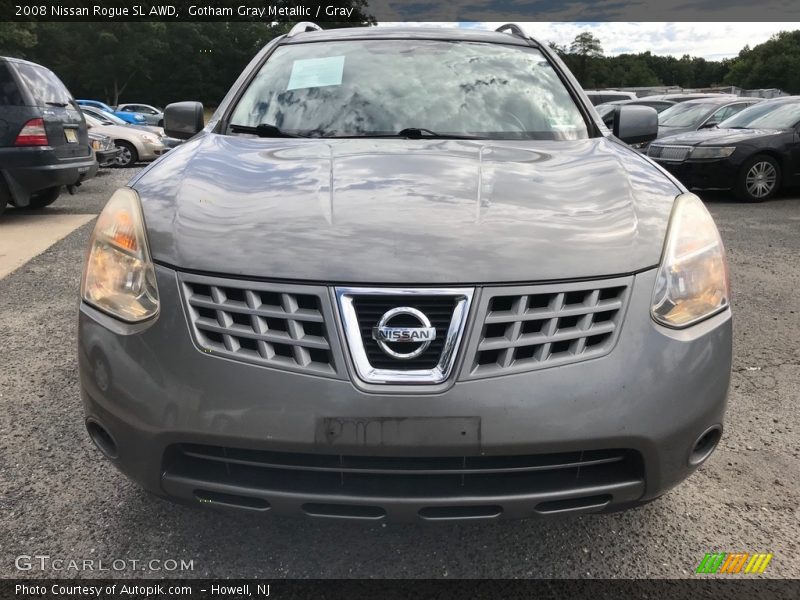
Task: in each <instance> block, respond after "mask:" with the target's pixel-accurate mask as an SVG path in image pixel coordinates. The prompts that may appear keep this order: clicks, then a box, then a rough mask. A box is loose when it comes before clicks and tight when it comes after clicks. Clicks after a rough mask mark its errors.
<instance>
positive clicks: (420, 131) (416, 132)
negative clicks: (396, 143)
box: [322, 127, 489, 140]
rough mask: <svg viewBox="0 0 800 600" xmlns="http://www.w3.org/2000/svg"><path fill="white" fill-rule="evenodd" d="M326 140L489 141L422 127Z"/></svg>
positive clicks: (335, 136)
mask: <svg viewBox="0 0 800 600" xmlns="http://www.w3.org/2000/svg"><path fill="white" fill-rule="evenodd" d="M322 137H323V138H326V139H337V138H347V139H358V138H406V139H409V140H421V139H437V140H487V139H489V138H486V137H481V136H478V135H458V134H455V133H437V132H435V131H432V130H430V129H425V128H422V127H406V128H405V129H401V130H400V131H398V132H397V133H362V134H358V133H354V134H348V135H323V136H322Z"/></svg>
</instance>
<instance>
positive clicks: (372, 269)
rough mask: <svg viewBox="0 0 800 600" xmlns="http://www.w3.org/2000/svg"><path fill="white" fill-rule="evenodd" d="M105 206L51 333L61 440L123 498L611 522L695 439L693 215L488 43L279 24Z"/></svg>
mask: <svg viewBox="0 0 800 600" xmlns="http://www.w3.org/2000/svg"><path fill="white" fill-rule="evenodd" d="M165 124H166V128H167V130H168V132H169V134H170V135H172V136H175V137H177V136H180V137H182V138H191V139H190V140H189V141H188V142H186V143H185V144H183V145H182V146H180V147H178V148H176V149H175V150H173V151H172V152H170V153H169V154H167V155H166V156H164V157H162V158H160V159H159V160H157V161H156V162H155V163H154V164H152V165H151V166H149V167H148V168H146V169H144V170H143V171H142V172H140V173H139V174H137V175H136V176H135V177H134V178H133V179H132V181H131V182H130V183H129V184H128V186H127V187H123V188H121V189H119V190H118V191H117V192H115V193H114V194H113V196H112V197H111V199H110V200H109V202H108V204H107V205H106V207H105V209H104V210H103V212H102V214H101V215H100V217H99V219H98V221H97V224H96V227H95V230H94V233H93V234H92V237H91V240H90V247H89V250H88V253H87V260H86V266H85V273H84V276H83V281H82V288H81V295H82V302H81V307H80V327H79V336H80V345H79V352H80V379H81V386H82V396H83V402H84V406H85V411H86V424H87V428H88V431H89V434H90V436H91V438H92V439H93V440H94V442H95V443H96V445H97V446H98V447H99V449H100V450H101V451H102V452H103V454H105V455H106V456H107V457H108V458H109V459H110V460H111V461H113V462H114V463H115V464H116V465H117V466H118V468H119V469H121V470H122V471H123V472H124V473H125V474H126V475H128V476H129V477H131V478H132V479H133V480H135V481H136V482H138V483H139V484H141V485H142V486H143V487H144V488H145V489H147V490H149V491H151V492H154V493H155V494H158V495H161V496H165V497H169V498H172V499H174V500H178V501H183V502H189V503H195V504H203V505H210V506H220V507H228V508H235V509H242V510H248V511H252V512H274V513H289V514H307V515H312V516H317V517H337V518H351V519H375V520H378V519H397V520H416V519H423V520H451V519H477V518H485V519H490V518H497V517H502V518H506V517H528V516H540V515H552V514H568V513H580V512H601V511H612V510H618V509H621V508H626V507H630V506H636V505H638V504H642V503H644V502H647V501H650V500H653V499H654V498H657V497H658V496H660V495H661V494H663V493H664V492H665V491H666V490H668V489H669V488H670V487H672V486H674V485H676V484H677V483H678V482H680V481H681V480H683V479H684V478H686V477H687V476H688V475H689V474H690V473H691V472H692V471H693V470H694V469H695V468H696V467H697V466H698V465H699V464H701V463H702V462H703V461H705V460H706V458H708V456H709V455H710V454H711V453H712V451H713V450H714V448H715V446H716V444H717V442H718V440H719V438H720V435H721V433H722V422H723V415H724V411H725V404H726V397H727V391H728V384H729V379H730V368H731V312H730V307H729V287H728V275H727V266H726V259H725V252H724V250H723V247H722V243H721V241H720V236H719V234H718V232H717V228H716V226H715V225H714V222H713V221H712V219H711V217H710V216H709V213H708V212H707V211H706V209H705V207H704V206H703V204H702V202H701V201H700V200H699V199H698V198H697V197H696V196H694V195H692V194H689V193H687V191H686V189H685V188H684V187H683V186H682V185H681V184H680V183H679V182H677V181H676V180H675V179H673V178H672V177H671V176H670V175H669V174H668V173H666V172H665V171H664V170H662V169H661V168H660V167H658V166H656V165H655V164H654V163H653V162H651V161H650V159H648V158H647V157H645V156H642V155H641V154H640V153H638V152H636V151H634V150H632V149H631V148H629V147H628V146H627V145H626V144H625V143H624V142H628V143H637V142H642V141H647V140H650V139H652V138H653V137H654V136H655V134H656V131H657V127H658V125H657V120H656V114H655V111H654V110H653V109H652V108H649V107H643V106H620V107H619V108H618V109H617V113H616V115H615V119H614V124H613V130H614V131H613V134H612V132H611V131H609V130H608V129H607V128H606V126H605V125H604V124H603V122H602V121H601V120H600V118H599V117H598V116H597V114H596V113H595V112H594V109H593V108H592V106H591V104H590V103H589V101H588V100H587V99H586V97H585V95H584V94H583V92H582V90H581V89H580V87H579V85H578V84H577V82H576V81H575V79H574V78H573V77H572V75H571V74H570V73H569V72H568V71H567V69H566V68H565V66H564V65H563V64H562V62H561V61H560V60H559V59H558V57H557V56H555V55H554V54H553V52H552V51H551V50H550V49H548V47H547V46H546V45H544V44H540V43H537V42H536V41H535V40H532V39H530V38H528V37H527V36H525V35H524V34H523V33H522V32H521V30H519V29H518V28H517V27H516V26H504V27H502V28H500V30H498V31H491V32H490V31H476V30H461V29H452V30H449V29H438V28H437V29H434V28H427V29H393V28H374V27H373V28H355V29H346V30H331V31H322V30H320V29H319V28H318V27H316V26H314V25H312V24H308V23H301V24H299V25H298V26H297V27H295V28H294V29H293V30H292V31H291V32H290V33H289V34H287V35H286V36H282V37H280V38H277V39H275V40H274V41H272V42H270V43H269V44H268V45H267V46H266V47H265V48H264V49H263V50H262V51H261V52H260V53H259V54H258V56H256V58H255V59H254V60H253V61H252V62H251V64H250V65H249V66H248V67H247V68H246V69H245V71H244V72H243V73H242V75H241V76H240V77H239V79H238V80H237V81H236V83H235V84H234V86H233V88H232V89H231V91H230V92H229V94H228V95H227V96H226V98H225V99H224V100H223V102H222V104H221V105H220V107H219V109H218V110H217V111H216V113H215V114H214V116H213V117H211V119H210V122H209V123H208V124H207V125H205V126H204V123H203V109H202V106H201V105H200V104H199V103H195V102H180V103H176V104H173V105H170V106H169V107H168V108H167V109H166V111H165Z"/></svg>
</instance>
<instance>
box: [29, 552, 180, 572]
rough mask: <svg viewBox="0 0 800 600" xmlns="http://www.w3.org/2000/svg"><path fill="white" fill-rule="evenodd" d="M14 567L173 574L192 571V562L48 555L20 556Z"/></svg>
mask: <svg viewBox="0 0 800 600" xmlns="http://www.w3.org/2000/svg"><path fill="white" fill-rule="evenodd" d="M14 566H15V567H16V569H17V570H18V571H54V572H74V571H97V572H104V573H119V572H124V571H154V572H164V573H173V572H179V571H194V560H183V559H180V560H175V559H172V558H167V559H160V558H152V559H150V558H148V559H143V560H140V559H136V558H113V559H111V560H102V559H97V558H61V557H54V556H50V555H48V554H36V555H33V556H31V555H29V554H22V555H20V556H17V558H16V559H14Z"/></svg>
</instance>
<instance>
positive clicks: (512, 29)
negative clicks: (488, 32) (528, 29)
mask: <svg viewBox="0 0 800 600" xmlns="http://www.w3.org/2000/svg"><path fill="white" fill-rule="evenodd" d="M495 31H497V32H498V33H506V32H508V33H510V34H511V35H516V36H517V37H521V38H525V39H528V36H527V35H526V34H525V32H524V31H522V29H521V28H520V26H519V25H517V24H516V23H506V24H505V25H500V27H498V28H497V29H495Z"/></svg>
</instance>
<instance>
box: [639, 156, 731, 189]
mask: <svg viewBox="0 0 800 600" xmlns="http://www.w3.org/2000/svg"><path fill="white" fill-rule="evenodd" d="M653 160H655V161H656V162H657V163H658V164H659V165H661V166H662V167H664V168H665V169H666V170H667V171H669V172H670V173H672V174H673V175H674V176H675V177H676V178H677V179H678V180H679V181H680V182H681V183H682V184H683V185H685V186H686V187H687V188H689V189H693V190H730V189H732V188H733V187H734V186H735V185H736V178H737V176H738V173H739V169H738V165H737V164H734V163H733V162H732V161H731V160H730V159H720V160H687V161H683V162H675V161H668V160H659V159H657V158H656V159H653Z"/></svg>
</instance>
